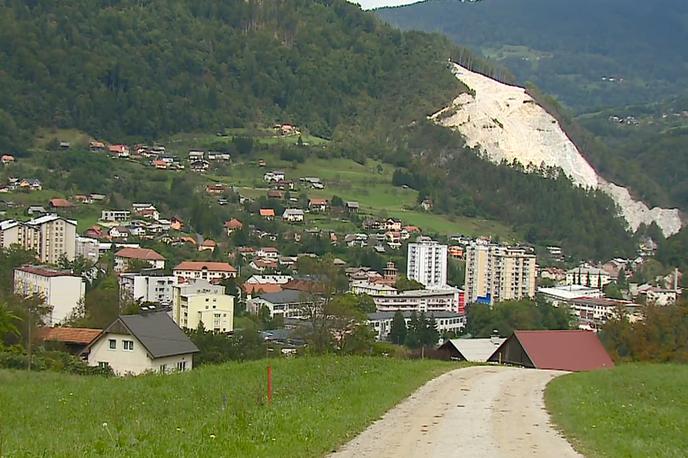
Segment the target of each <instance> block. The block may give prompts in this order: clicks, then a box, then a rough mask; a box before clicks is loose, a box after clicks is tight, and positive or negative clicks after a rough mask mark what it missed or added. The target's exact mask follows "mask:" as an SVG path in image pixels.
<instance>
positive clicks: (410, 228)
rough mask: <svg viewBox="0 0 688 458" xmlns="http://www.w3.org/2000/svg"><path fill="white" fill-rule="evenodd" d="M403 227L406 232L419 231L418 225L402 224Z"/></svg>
mask: <svg viewBox="0 0 688 458" xmlns="http://www.w3.org/2000/svg"><path fill="white" fill-rule="evenodd" d="M403 229H404V230H406V231H407V232H420V228H419V227H418V226H404V227H403Z"/></svg>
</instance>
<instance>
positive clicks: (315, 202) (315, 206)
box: [308, 198, 328, 212]
mask: <svg viewBox="0 0 688 458" xmlns="http://www.w3.org/2000/svg"><path fill="white" fill-rule="evenodd" d="M327 207H328V202H327V199H317V198H313V199H308V208H309V209H310V210H312V211H318V212H324V211H327Z"/></svg>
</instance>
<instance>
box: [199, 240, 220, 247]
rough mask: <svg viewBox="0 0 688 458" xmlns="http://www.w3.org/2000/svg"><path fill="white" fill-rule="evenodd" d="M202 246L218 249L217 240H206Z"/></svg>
mask: <svg viewBox="0 0 688 458" xmlns="http://www.w3.org/2000/svg"><path fill="white" fill-rule="evenodd" d="M201 246H208V247H216V246H217V242H216V241H215V240H210V239H208V240H204V241H203V243H201Z"/></svg>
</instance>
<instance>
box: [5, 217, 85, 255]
mask: <svg viewBox="0 0 688 458" xmlns="http://www.w3.org/2000/svg"><path fill="white" fill-rule="evenodd" d="M0 243H1V245H2V247H3V248H8V247H10V246H11V245H15V244H16V245H20V246H21V247H22V248H24V249H27V250H33V251H35V252H36V259H37V260H38V262H40V263H42V264H57V262H58V261H59V260H60V258H61V257H62V256H65V257H66V258H67V259H68V260H70V261H71V260H73V259H74V257H75V254H76V221H72V220H68V219H65V218H62V217H61V216H58V215H53V214H51V215H45V216H41V217H40V218H36V219H32V220H30V221H26V222H17V221H11V220H10V221H3V222H0Z"/></svg>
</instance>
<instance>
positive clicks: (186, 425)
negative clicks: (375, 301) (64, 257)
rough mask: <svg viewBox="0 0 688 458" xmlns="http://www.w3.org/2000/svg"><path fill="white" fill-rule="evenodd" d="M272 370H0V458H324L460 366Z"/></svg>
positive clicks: (253, 365) (314, 365) (357, 363)
mask: <svg viewBox="0 0 688 458" xmlns="http://www.w3.org/2000/svg"><path fill="white" fill-rule="evenodd" d="M269 363H270V364H272V366H273V369H274V387H275V391H274V402H273V404H272V405H271V406H269V405H266V404H265V384H266V383H265V373H266V366H267V364H268V361H267V360H264V361H256V362H250V363H233V364H227V365H222V366H208V367H203V368H200V369H196V370H193V371H191V372H188V373H184V374H173V375H167V376H159V375H151V376H143V377H138V378H131V379H106V378H96V377H90V378H89V377H79V376H68V375H62V374H52V373H26V372H19V371H0V386H2V390H0V454H1V455H2V456H65V457H67V456H94V455H105V456H237V457H239V456H293V457H297V456H298V457H308V456H313V457H316V456H323V455H324V454H326V453H328V452H329V451H331V450H333V449H334V448H335V447H337V446H338V445H340V444H342V443H344V442H346V441H347V440H348V439H350V438H352V437H353V436H355V435H356V434H357V433H358V432H360V431H362V430H363V429H365V427H366V426H367V425H368V424H370V423H371V422H372V421H374V420H376V419H377V418H379V417H380V416H381V415H382V414H383V413H384V412H385V411H387V410H388V409H390V408H391V407H393V406H394V405H395V404H397V403H398V402H399V401H400V400H402V399H403V398H405V397H406V396H408V395H409V394H410V393H411V392H413V391H414V390H415V389H416V388H417V387H419V386H420V385H422V384H423V383H424V382H425V381H427V380H429V379H431V378H433V377H435V376H437V375H439V374H441V373H443V372H446V371H448V370H450V369H453V368H456V365H454V364H449V363H446V362H439V361H428V360H425V361H408V360H397V359H392V358H389V359H386V358H364V357H343V358H342V357H317V358H316V357H313V358H309V357H304V358H298V359H292V360H286V359H281V360H272V361H269Z"/></svg>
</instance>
